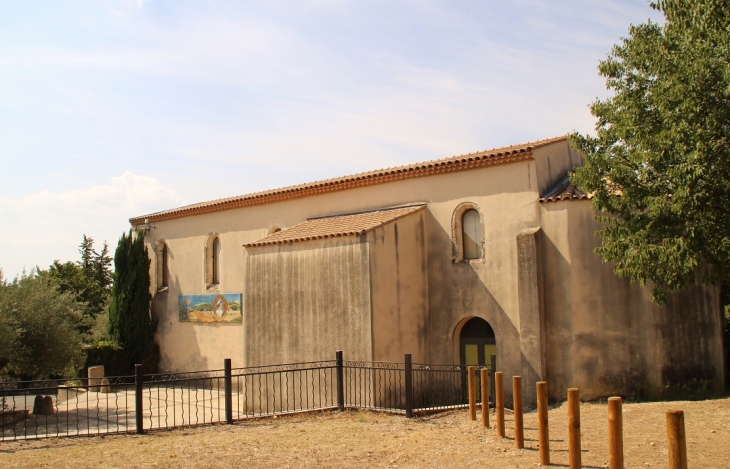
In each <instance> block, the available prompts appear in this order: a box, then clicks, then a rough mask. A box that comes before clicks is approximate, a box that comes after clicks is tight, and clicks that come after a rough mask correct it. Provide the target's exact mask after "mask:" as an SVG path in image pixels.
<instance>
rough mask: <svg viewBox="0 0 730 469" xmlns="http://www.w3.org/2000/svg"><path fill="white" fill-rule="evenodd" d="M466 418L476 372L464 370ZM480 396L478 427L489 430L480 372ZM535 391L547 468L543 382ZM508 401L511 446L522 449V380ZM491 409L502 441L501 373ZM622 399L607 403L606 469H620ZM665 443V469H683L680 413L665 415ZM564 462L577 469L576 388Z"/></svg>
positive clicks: (485, 384) (485, 383) (472, 408)
mask: <svg viewBox="0 0 730 469" xmlns="http://www.w3.org/2000/svg"><path fill="white" fill-rule="evenodd" d="M468 370H469V372H468V382H469V417H470V419H471V420H472V421H474V420H476V419H477V417H476V371H475V370H476V369H475V367H473V366H470V367H469V368H468ZM480 376H481V380H480V381H481V383H480V384H481V386H480V387H481V395H482V405H481V411H482V426H484V427H489V399H488V397H487V396H488V390H489V372H488V371H487V370H486V369H482V370H481V371H480ZM536 388H537V389H536V390H537V429H538V448H539V455H540V456H539V457H540V465H542V466H549V465H550V435H549V431H548V389H547V383H546V382H545V381H540V382H538V383H537V384H536ZM512 400H513V404H514V425H515V446H516V447H517V448H518V449H523V448H524V447H525V432H524V424H523V405H522V377H521V376H513V377H512ZM494 407H495V409H494V410H495V415H496V419H497V435H499V436H500V437H501V438H504V437H505V431H504V377H503V375H502V372H499V371H498V372H496V373H494ZM621 408H622V399H621V398H620V397H611V398H609V399H608V448H609V463H608V467H609V469H623V467H624V447H623V445H624V439H623V417H622V409H621ZM667 439H668V441H669V469H687V446H686V438H685V430H684V412H682V411H681V410H671V411H667ZM568 461H569V467H570V469H578V468H580V467H581V464H582V461H581V441H580V393H579V391H578V389H577V388H570V389H568Z"/></svg>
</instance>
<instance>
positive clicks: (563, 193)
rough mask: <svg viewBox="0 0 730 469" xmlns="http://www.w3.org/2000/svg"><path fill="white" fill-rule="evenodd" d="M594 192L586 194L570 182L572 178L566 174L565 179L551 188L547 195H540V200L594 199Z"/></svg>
mask: <svg viewBox="0 0 730 469" xmlns="http://www.w3.org/2000/svg"><path fill="white" fill-rule="evenodd" d="M592 198H593V195H592V194H586V193H585V192H583V191H582V190H580V189H578V187H577V186H576V185H575V184H573V183H572V182H570V179H568V176H565V177H564V178H563V179H561V180H560V182H558V183H557V184H556V185H555V187H553V188H552V189H550V190H549V191H548V192H547V193H546V194H545V195H543V196H542V197H540V202H541V203H545V202H558V201H560V200H583V199H588V200H590V199H592Z"/></svg>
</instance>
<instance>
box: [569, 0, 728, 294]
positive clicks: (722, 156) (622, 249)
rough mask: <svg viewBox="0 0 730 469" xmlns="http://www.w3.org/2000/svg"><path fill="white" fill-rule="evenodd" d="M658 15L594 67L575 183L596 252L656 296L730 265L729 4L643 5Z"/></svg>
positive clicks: (577, 142) (709, 278) (719, 0)
mask: <svg viewBox="0 0 730 469" xmlns="http://www.w3.org/2000/svg"><path fill="white" fill-rule="evenodd" d="M652 7H653V8H656V9H659V10H661V11H662V12H663V13H664V16H665V18H666V22H665V24H664V25H659V24H656V23H653V22H648V23H646V24H640V25H638V26H631V27H630V29H629V37H628V38H625V39H623V40H622V43H621V44H619V45H616V46H614V48H613V50H612V51H611V54H610V55H609V56H608V58H607V59H606V60H604V61H602V62H600V65H599V72H600V74H601V75H602V76H604V77H606V85H607V88H608V89H609V90H612V91H613V96H612V97H610V98H608V99H606V100H597V101H595V102H594V103H593V104H592V106H591V112H592V113H593V115H594V116H596V117H597V119H598V121H597V124H596V133H597V135H596V136H595V137H591V136H584V135H580V134H574V135H573V136H572V142H573V144H574V146H576V147H577V148H578V149H580V150H581V151H582V152H583V153H584V154H585V156H586V164H585V166H584V167H582V168H579V169H578V170H577V171H576V173H575V174H574V175H573V181H574V182H576V183H577V184H578V185H579V186H581V187H582V188H583V189H584V190H588V191H591V192H593V193H594V198H593V206H594V208H595V209H596V210H599V211H600V212H602V214H601V215H600V216H599V217H598V219H599V221H601V222H602V223H603V227H602V229H601V231H600V232H599V234H600V237H601V239H602V244H601V246H600V247H599V248H597V250H596V252H597V253H598V254H599V255H601V256H602V258H603V259H604V260H605V261H608V262H613V263H615V272H616V274H618V275H620V276H623V277H628V278H629V279H630V280H631V281H635V282H638V283H639V284H641V285H643V284H645V283H646V282H647V281H651V282H653V284H654V288H653V291H652V296H653V298H654V300H655V301H657V302H659V303H662V302H663V301H664V300H665V295H666V293H667V292H670V291H676V290H679V289H681V288H683V287H685V286H687V285H691V284H693V283H694V282H695V278H696V273H697V272H698V271H699V270H700V269H699V268H700V267H707V268H706V269H704V268H703V269H701V270H702V271H703V272H704V274H703V275H704V277H703V278H704V281H705V282H707V283H716V282H717V281H718V280H719V279H722V278H727V276H728V274H729V273H730V204H729V203H728V202H730V0H691V1H690V0H667V1H659V2H656V3H654V4H652Z"/></svg>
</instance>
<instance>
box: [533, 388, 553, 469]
mask: <svg viewBox="0 0 730 469" xmlns="http://www.w3.org/2000/svg"><path fill="white" fill-rule="evenodd" d="M535 387H536V388H537V434H538V442H539V443H538V447H539V448H540V464H541V465H543V466H549V465H550V432H549V431H548V388H547V383H546V382H545V381H539V382H538V383H537V384H536V386H535Z"/></svg>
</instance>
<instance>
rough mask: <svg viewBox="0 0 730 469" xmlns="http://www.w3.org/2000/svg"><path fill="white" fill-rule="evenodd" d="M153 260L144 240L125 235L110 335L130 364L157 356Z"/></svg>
mask: <svg viewBox="0 0 730 469" xmlns="http://www.w3.org/2000/svg"><path fill="white" fill-rule="evenodd" d="M149 272H150V259H149V256H148V254H147V247H146V246H145V244H144V237H143V236H142V235H138V234H136V233H134V232H133V231H131V230H130V231H129V234H126V233H125V234H122V237H121V238H120V239H119V244H118V245H117V250H116V252H115V253H114V274H113V286H112V297H111V303H110V305H109V335H110V337H112V338H113V339H115V340H116V341H117V342H118V343H119V344H120V345H121V346H122V347H124V349H125V350H126V352H127V353H128V356H129V358H130V360H131V363H130V365H131V364H134V363H142V362H143V361H148V360H147V358H148V356H149V355H150V354H151V353H152V354H154V349H155V346H154V341H153V335H154V328H155V325H154V322H153V321H152V318H151V315H150V305H151V301H152V295H151V294H150V274H149Z"/></svg>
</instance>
